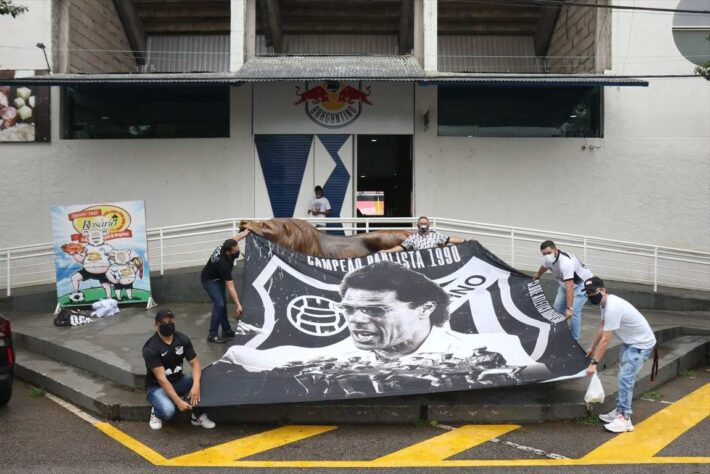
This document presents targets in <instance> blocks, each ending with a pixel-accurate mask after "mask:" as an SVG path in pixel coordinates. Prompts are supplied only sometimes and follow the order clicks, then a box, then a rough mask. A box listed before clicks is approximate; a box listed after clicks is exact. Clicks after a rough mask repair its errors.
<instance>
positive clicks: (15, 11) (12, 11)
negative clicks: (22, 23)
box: [0, 0, 27, 18]
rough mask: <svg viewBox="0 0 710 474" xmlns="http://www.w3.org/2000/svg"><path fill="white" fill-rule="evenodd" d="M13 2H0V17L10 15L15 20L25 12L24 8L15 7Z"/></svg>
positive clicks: (2, 0) (4, 0)
mask: <svg viewBox="0 0 710 474" xmlns="http://www.w3.org/2000/svg"><path fill="white" fill-rule="evenodd" d="M13 2H14V0H0V15H12V17H13V18H15V17H17V15H22V14H23V13H25V12H26V11H27V7H26V6H24V5H15V4H14V3H13Z"/></svg>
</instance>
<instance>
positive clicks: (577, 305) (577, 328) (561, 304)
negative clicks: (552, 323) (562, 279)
mask: <svg viewBox="0 0 710 474" xmlns="http://www.w3.org/2000/svg"><path fill="white" fill-rule="evenodd" d="M586 302H587V295H586V294H585V293H584V284H583V283H580V284H579V285H575V286H574V302H573V303H572V319H570V321H569V331H570V332H571V333H572V337H573V338H574V340H575V341H579V333H580V332H581V330H582V307H583V306H584V303H586ZM552 307H553V308H554V309H555V311H557V312H558V313H560V314H565V310H566V309H567V288H566V287H564V286H562V285H560V286H559V287H558V288H557V296H555V303H554V304H553V305H552Z"/></svg>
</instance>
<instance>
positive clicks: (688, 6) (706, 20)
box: [673, 0, 710, 66]
mask: <svg viewBox="0 0 710 474" xmlns="http://www.w3.org/2000/svg"><path fill="white" fill-rule="evenodd" d="M709 7H710V1H709V0H681V2H680V3H679V4H678V9H679V10H698V11H704V10H708V8H709ZM673 40H674V41H675V45H676V47H677V48H678V51H680V53H681V54H682V55H683V56H684V57H685V59H687V60H688V61H690V62H691V63H693V64H697V65H698V66H703V65H705V64H706V63H707V62H709V61H710V15H695V14H692V13H676V14H675V15H674V16H673Z"/></svg>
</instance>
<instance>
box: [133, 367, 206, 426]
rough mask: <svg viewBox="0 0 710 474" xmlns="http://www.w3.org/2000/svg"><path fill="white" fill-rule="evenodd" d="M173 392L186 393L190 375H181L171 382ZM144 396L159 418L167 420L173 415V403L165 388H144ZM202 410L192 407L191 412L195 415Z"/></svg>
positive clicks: (190, 385)
mask: <svg viewBox="0 0 710 474" xmlns="http://www.w3.org/2000/svg"><path fill="white" fill-rule="evenodd" d="M172 386H173V388H174V389H175V393H177V394H178V395H179V396H181V397H182V396H183V395H187V394H188V393H189V392H190V389H191V388H192V375H183V376H182V378H181V379H180V380H178V381H177V382H175V383H173V384H172ZM145 397H146V398H147V399H148V401H149V402H150V404H151V405H153V408H154V409H155V415H156V416H157V417H158V418H160V419H161V420H164V421H167V420H169V419H170V418H172V417H173V415H175V410H176V407H175V404H174V403H173V401H172V400H171V399H170V397H169V396H168V394H167V393H165V390H163V389H162V388H160V387H148V388H146V389H145ZM202 411H203V410H200V409H199V408H194V409H193V410H192V413H193V414H194V415H195V416H196V417H197V416H200V415H201V414H202Z"/></svg>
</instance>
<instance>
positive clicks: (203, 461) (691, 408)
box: [94, 384, 710, 468]
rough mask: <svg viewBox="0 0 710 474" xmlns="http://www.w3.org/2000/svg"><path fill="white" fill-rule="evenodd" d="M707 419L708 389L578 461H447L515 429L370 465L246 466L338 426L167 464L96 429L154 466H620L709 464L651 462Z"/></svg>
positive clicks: (481, 428)
mask: <svg viewBox="0 0 710 474" xmlns="http://www.w3.org/2000/svg"><path fill="white" fill-rule="evenodd" d="M707 416H710V384H706V385H705V386H703V387H701V388H700V389H698V390H696V391H695V392H692V393H690V394H689V395H687V396H685V397H684V398H682V399H681V400H679V401H677V402H675V403H674V404H673V405H671V406H669V407H667V408H664V409H663V410H661V411H659V412H658V413H656V414H654V415H653V416H651V417H649V418H648V419H646V420H644V421H643V422H641V423H639V424H638V425H636V429H635V431H633V432H630V433H622V434H620V435H618V436H616V437H614V438H612V439H611V440H610V441H608V442H606V443H605V444H603V445H602V446H600V447H598V448H596V449H595V450H593V451H591V452H590V453H589V454H587V455H586V456H584V457H583V458H580V459H461V460H446V459H447V458H448V457H451V456H453V455H455V454H457V453H460V452H463V451H465V450H467V449H470V448H472V447H474V446H478V445H479V444H481V443H484V442H486V441H489V440H490V439H492V438H495V437H498V436H501V435H503V434H505V433H508V432H510V431H513V430H515V429H518V428H519V427H520V426H519V425H465V426H462V427H461V428H458V429H456V430H453V431H450V432H447V433H444V434H442V435H439V436H436V437H434V438H432V439H429V440H426V441H423V442H421V443H417V444H415V445H412V446H409V447H407V448H404V449H401V450H399V451H396V452H394V453H391V454H388V455H386V456H382V457H380V458H377V459H374V460H371V461H364V460H363V461H351V460H347V461H340V460H332V461H331V460H324V461H315V460H304V461H267V460H259V461H244V460H239V459H243V458H245V457H248V456H251V455H254V454H257V453H260V452H264V451H267V450H269V449H273V448H277V447H279V446H283V445H286V444H289V443H293V442H296V441H300V440H302V439H306V438H309V437H311V436H316V435H318V434H321V433H326V432H328V431H332V430H335V429H337V427H336V426H285V427H282V428H277V429H274V430H270V431H266V432H264V433H259V434H255V435H252V436H247V437H245V438H241V439H236V440H234V441H230V442H227V443H223V444H220V445H217V446H213V447H211V448H207V449H204V450H201V451H196V452H194V453H190V454H186V455H183V456H178V457H176V458H173V459H166V458H165V457H164V456H162V455H161V454H159V453H157V452H156V451H154V450H152V449H151V448H149V447H147V446H146V445H144V444H142V443H141V442H140V441H138V440H136V439H134V438H132V437H131V436H129V435H127V434H125V433H124V432H122V431H121V430H119V429H117V428H115V427H113V426H112V425H110V424H108V423H96V424H95V425H94V426H96V427H97V428H98V429H99V430H101V431H102V432H103V433H105V434H106V435H107V436H109V437H111V438H113V439H115V440H116V441H118V442H119V443H121V444H123V445H124V446H126V447H127V448H129V449H131V450H132V451H134V452H136V453H137V454H139V455H140V456H142V457H143V458H144V459H146V460H147V461H149V462H151V463H153V464H154V465H158V466H224V467H242V468H270V467H273V468H358V467H361V468H375V467H379V468H382V467H400V468H401V467H410V468H413V467H439V468H444V467H452V468H453V467H457V468H462V467H506V466H507V467H533V466H550V467H551V466H558V467H559V466H592V465H614V464H616V465H623V464H710V456H704V457H655V455H656V454H657V453H658V452H660V451H661V450H662V449H663V448H664V447H666V446H667V445H668V444H670V443H671V442H673V441H674V440H675V439H676V438H678V437H679V436H680V435H682V434H683V433H685V432H686V431H688V430H689V429H691V428H693V427H694V426H695V425H696V424H698V423H699V422H701V421H702V420H703V419H705V418H706V417H707Z"/></svg>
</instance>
